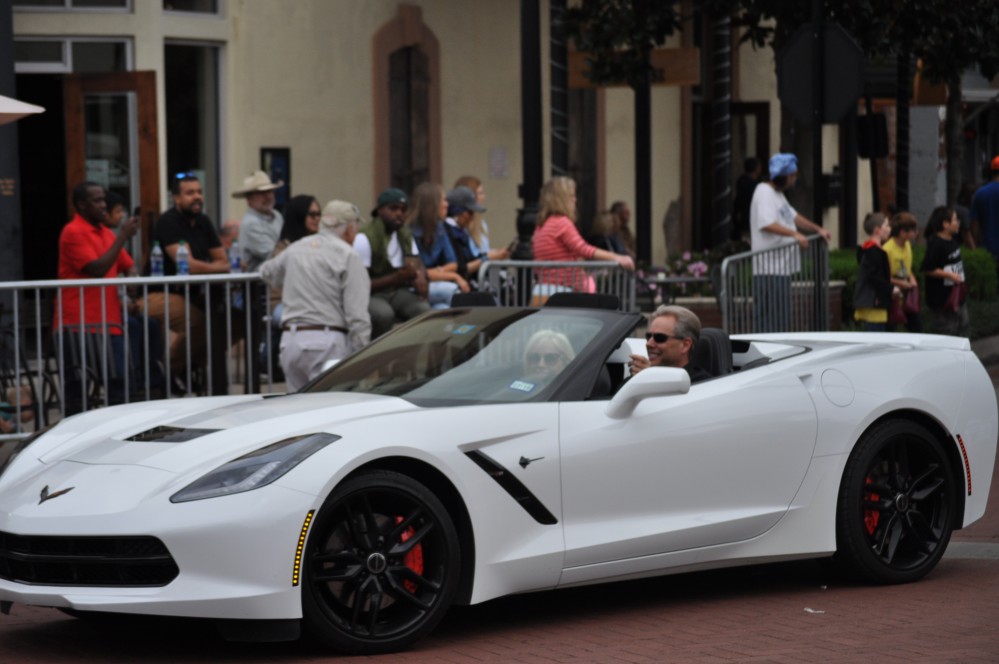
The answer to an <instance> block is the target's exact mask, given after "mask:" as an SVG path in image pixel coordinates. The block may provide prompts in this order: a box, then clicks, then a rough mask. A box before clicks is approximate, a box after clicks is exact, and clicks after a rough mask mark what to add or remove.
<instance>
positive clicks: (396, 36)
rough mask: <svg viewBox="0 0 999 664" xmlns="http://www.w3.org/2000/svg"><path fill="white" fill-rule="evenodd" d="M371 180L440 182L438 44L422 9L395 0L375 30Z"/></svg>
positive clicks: (409, 184)
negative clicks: (393, 11)
mask: <svg viewBox="0 0 999 664" xmlns="http://www.w3.org/2000/svg"><path fill="white" fill-rule="evenodd" d="M372 42H373V44H372V45H373V47H374V48H373V50H374V53H375V63H374V64H375V76H374V80H375V81H376V82H377V81H381V83H376V85H375V86H374V125H375V146H374V147H375V149H374V156H375V186H374V189H375V190H376V191H378V190H381V189H384V188H385V187H388V186H395V187H400V188H401V189H404V190H406V191H412V188H413V187H414V186H415V185H417V184H419V183H421V182H425V181H428V180H429V181H431V182H442V180H441V174H442V170H443V169H442V167H441V162H442V157H441V86H440V80H441V76H440V45H439V43H438V41H437V37H436V36H435V35H434V33H433V32H432V31H431V30H430V28H429V27H427V25H425V24H424V23H423V10H422V9H421V8H420V7H418V6H416V5H409V4H400V5H399V9H398V13H397V15H396V16H395V18H393V19H391V20H389V21H388V22H387V23H385V24H384V25H382V27H381V28H379V29H378V31H377V32H375V35H374V38H373V40H372Z"/></svg>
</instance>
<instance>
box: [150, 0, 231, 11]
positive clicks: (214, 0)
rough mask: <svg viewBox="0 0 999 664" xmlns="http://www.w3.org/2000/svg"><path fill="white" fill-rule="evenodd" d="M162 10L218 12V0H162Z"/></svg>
mask: <svg viewBox="0 0 999 664" xmlns="http://www.w3.org/2000/svg"><path fill="white" fill-rule="evenodd" d="M163 11H168V12H188V13H191V14H218V13H219V3H218V0H163Z"/></svg>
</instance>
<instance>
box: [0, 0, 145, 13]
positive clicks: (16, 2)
mask: <svg viewBox="0 0 999 664" xmlns="http://www.w3.org/2000/svg"><path fill="white" fill-rule="evenodd" d="M12 4H13V6H14V7H15V8H21V9H30V10H36V9H49V10H63V11H66V10H76V9H82V10H98V11H105V10H108V9H114V10H118V9H123V10H130V9H131V8H132V6H131V3H130V1H129V0H13V3H12Z"/></svg>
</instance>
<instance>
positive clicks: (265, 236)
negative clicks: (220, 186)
mask: <svg viewBox="0 0 999 664" xmlns="http://www.w3.org/2000/svg"><path fill="white" fill-rule="evenodd" d="M283 185H284V182H283V181H281V180H278V181H277V182H271V178H270V176H269V175H267V173H264V172H263V171H257V172H256V173H254V174H253V175H251V176H250V177H248V178H246V179H244V180H243V187H242V188H241V189H239V190H238V191H234V192H232V197H233V198H245V199H246V204H247V205H248V206H249V209H248V210H247V211H246V214H245V215H243V222H242V223H241V224H240V225H239V248H240V251H241V253H242V258H243V269H244V270H246V271H247V272H256V271H257V270H258V269H259V268H260V264H261V263H263V262H264V261H265V260H267V259H268V258H270V256H271V254H272V253H273V252H274V245H276V244H277V241H278V237H279V236H280V235H281V227H282V226H284V217H282V216H281V213H280V212H278V211H277V210H275V209H274V201H275V197H274V190H275V189H278V188H280V187H281V186H283Z"/></svg>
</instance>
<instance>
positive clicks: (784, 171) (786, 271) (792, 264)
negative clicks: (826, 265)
mask: <svg viewBox="0 0 999 664" xmlns="http://www.w3.org/2000/svg"><path fill="white" fill-rule="evenodd" d="M797 179H798V158H797V157H796V156H794V155H793V154H788V153H777V154H775V155H773V156H772V157H771V158H770V181H769V182H761V183H760V184H758V185H756V189H755V191H754V192H753V200H752V202H751V203H750V206H749V230H750V239H751V242H752V248H753V251H754V252H756V251H761V250H769V251H764V252H763V253H760V254H757V255H755V256H754V257H753V313H754V321H755V325H754V327H755V329H756V331H757V332H783V331H786V330H787V328H788V326H789V324H790V312H791V275H792V274H794V273H795V272H798V271H799V270H800V269H801V252H800V250H799V247H800V248H801V249H807V248H808V238H806V237H805V234H804V233H805V232H807V233H818V234H819V235H820V236H822V238H823V239H824V240H825V241H827V242H828V241H829V237H830V234H829V231H827V230H826V229H824V228H822V227H821V226H819V225H818V224H816V223H815V222H813V221H811V220H810V219H807V218H805V217H804V216H802V215H801V214H800V213H799V212H798V211H797V210H795V209H794V208H793V207H792V206H791V204H790V203H789V202H788V200H787V196H785V192H786V191H787V190H788V189H790V188H791V187H793V186H794V183H795V182H797Z"/></svg>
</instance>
